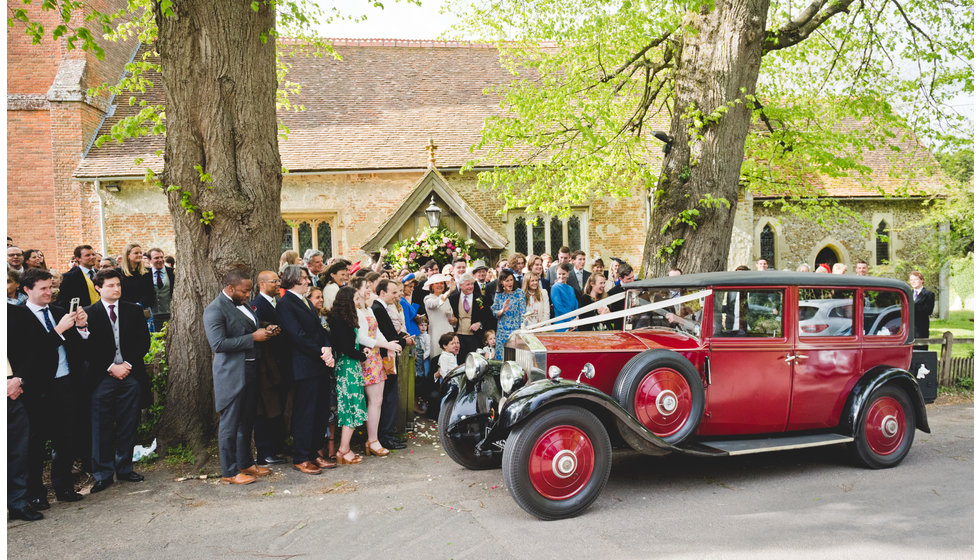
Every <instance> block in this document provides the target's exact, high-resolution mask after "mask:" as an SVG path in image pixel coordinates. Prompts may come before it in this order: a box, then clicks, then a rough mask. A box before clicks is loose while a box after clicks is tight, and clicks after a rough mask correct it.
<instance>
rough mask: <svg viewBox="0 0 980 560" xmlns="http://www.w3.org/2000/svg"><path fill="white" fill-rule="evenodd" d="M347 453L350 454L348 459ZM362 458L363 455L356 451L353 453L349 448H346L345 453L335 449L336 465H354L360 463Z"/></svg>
mask: <svg viewBox="0 0 980 560" xmlns="http://www.w3.org/2000/svg"><path fill="white" fill-rule="evenodd" d="M348 455H350V456H351V458H350V459H348V458H347V456H348ZM363 460H364V457H361V456H360V455H358V454H357V453H354V452H353V451H351V450H350V449H348V450H347V452H346V453H341V452H340V451H337V464H338V465H356V464H358V463H360V462H361V461H363Z"/></svg>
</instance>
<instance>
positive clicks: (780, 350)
mask: <svg viewBox="0 0 980 560" xmlns="http://www.w3.org/2000/svg"><path fill="white" fill-rule="evenodd" d="M786 291H787V290H786V289H785V288H768V287H767V288H725V289H715V290H714V293H713V296H712V297H711V298H710V305H711V308H710V309H709V310H708V311H709V312H710V313H711V315H710V316H711V317H712V324H711V329H710V333H709V337H710V338H709V340H708V346H709V348H710V353H709V360H708V364H707V365H706V367H707V368H708V375H709V384H708V388H707V389H706V391H705V416H704V418H703V419H702V421H701V426H700V428H699V430H698V433H699V434H701V435H736V434H762V433H770V432H781V431H783V430H784V429H785V428H786V421H787V417H788V415H789V409H790V393H791V389H792V378H793V365H792V356H793V355H794V354H793V344H794V337H793V336H792V333H790V332H787V321H786V302H787V297H786ZM704 328H705V330H707V329H708V325H707V324H706V325H705V326H704Z"/></svg>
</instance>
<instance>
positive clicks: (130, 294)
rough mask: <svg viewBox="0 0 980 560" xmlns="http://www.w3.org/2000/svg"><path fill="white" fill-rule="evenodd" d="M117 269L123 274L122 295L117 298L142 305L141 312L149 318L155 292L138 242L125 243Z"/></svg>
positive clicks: (154, 299)
mask: <svg viewBox="0 0 980 560" xmlns="http://www.w3.org/2000/svg"><path fill="white" fill-rule="evenodd" d="M118 270H119V272H122V275H123V277H122V295H121V296H120V298H119V299H121V300H123V301H128V302H130V303H137V304H139V305H141V306H143V314H144V315H146V317H147V318H149V313H150V308H151V307H153V303H154V302H155V301H156V292H155V291H154V290H153V277H152V276H151V275H150V271H149V270H147V269H146V265H145V264H143V249H142V248H141V247H140V245H139V243H130V244H129V245H126V248H125V249H124V250H123V258H122V260H121V261H119V268H118Z"/></svg>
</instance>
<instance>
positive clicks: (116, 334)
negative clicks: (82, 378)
mask: <svg viewBox="0 0 980 560" xmlns="http://www.w3.org/2000/svg"><path fill="white" fill-rule="evenodd" d="M99 301H100V302H102V305H103V307H105V314H106V315H109V306H110V305H111V306H112V313H113V314H114V315H115V316H116V320H115V321H113V320H112V315H109V324H110V325H112V337H113V338H114V339H115V340H116V356H115V358H114V359H113V361H112V363H113V364H121V363H123V362H124V361H125V360H123V357H122V352H121V351H120V350H119V301H118V300H117V301H115V302H113V303H108V302H107V301H106V300H104V299H100V300H99Z"/></svg>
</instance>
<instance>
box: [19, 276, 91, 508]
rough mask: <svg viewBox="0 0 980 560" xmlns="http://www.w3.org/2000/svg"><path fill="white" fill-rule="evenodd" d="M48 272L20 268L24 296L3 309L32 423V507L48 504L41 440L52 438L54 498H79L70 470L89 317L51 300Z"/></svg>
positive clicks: (29, 482)
mask: <svg viewBox="0 0 980 560" xmlns="http://www.w3.org/2000/svg"><path fill="white" fill-rule="evenodd" d="M51 279H52V277H51V273H50V272H48V271H46V270H41V269H38V268H34V269H30V270H28V271H26V272H24V275H23V276H22V277H21V289H22V290H24V293H26V294H27V301H26V302H24V304H23V305H21V306H9V307H8V308H7V311H8V314H7V329H8V330H7V334H8V336H7V342H8V349H7V356H8V359H9V360H10V364H11V367H12V368H13V369H14V371H16V372H18V375H19V376H20V377H21V378H22V379H23V386H24V387H25V388H26V390H27V391H28V395H27V397H26V398H25V401H24V405H25V407H26V408H27V414H28V421H29V423H30V425H31V433H30V443H29V449H28V457H27V460H28V470H27V498H28V500H29V501H30V504H31V506H32V508H33V509H34V510H44V509H48V507H50V506H49V504H48V500H47V489H45V487H44V482H43V481H42V480H41V476H42V473H43V472H44V444H45V442H46V441H47V440H51V442H52V451H53V452H54V453H53V456H52V463H51V485H52V486H54V490H55V495H56V496H57V498H58V501H62V502H76V501H78V500H80V499H82V497H81V495H80V494H78V493H77V492H75V489H74V482H73V480H72V475H71V467H72V462H73V460H74V455H75V453H74V452H75V450H76V449H75V446H76V442H77V438H78V437H79V433H80V432H79V430H78V417H79V409H80V404H81V403H80V402H79V398H78V395H79V394H81V393H82V387H83V386H84V382H85V374H84V365H83V364H84V362H83V361H82V359H81V356H82V350H83V348H82V346H81V345H82V339H83V338H85V337H88V336H89V334H90V333H89V331H88V330H87V322H88V316H87V314H86V312H85V311H84V310H81V309H79V310H78V311H75V312H72V313H66V312H65V310H64V309H61V308H60V307H57V306H55V305H50V303H51Z"/></svg>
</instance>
